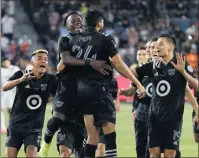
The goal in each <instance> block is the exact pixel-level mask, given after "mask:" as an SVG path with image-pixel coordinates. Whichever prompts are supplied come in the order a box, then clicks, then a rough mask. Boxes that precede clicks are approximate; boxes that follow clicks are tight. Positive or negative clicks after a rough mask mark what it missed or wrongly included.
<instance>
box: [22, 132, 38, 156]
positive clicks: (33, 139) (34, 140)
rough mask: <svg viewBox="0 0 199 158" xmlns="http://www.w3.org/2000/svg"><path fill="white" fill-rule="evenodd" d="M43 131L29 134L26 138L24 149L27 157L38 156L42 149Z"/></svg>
mask: <svg viewBox="0 0 199 158" xmlns="http://www.w3.org/2000/svg"><path fill="white" fill-rule="evenodd" d="M41 137H42V134H41V133H32V134H27V135H26V136H25V138H24V150H25V153H26V157H37V152H38V151H39V149H40V143H41Z"/></svg>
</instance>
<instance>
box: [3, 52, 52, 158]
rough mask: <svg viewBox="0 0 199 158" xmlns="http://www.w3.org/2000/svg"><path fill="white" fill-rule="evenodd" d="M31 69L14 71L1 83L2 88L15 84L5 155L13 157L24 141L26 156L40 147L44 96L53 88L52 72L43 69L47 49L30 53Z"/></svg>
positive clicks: (34, 152)
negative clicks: (15, 90)
mask: <svg viewBox="0 0 199 158" xmlns="http://www.w3.org/2000/svg"><path fill="white" fill-rule="evenodd" d="M31 63H32V65H33V69H32V71H27V70H24V71H17V72H16V73H15V74H14V75H13V76H12V77H10V78H9V79H8V81H7V82H6V83H5V84H4V85H3V91H7V90H10V89H12V88H14V87H16V88H17V92H16V96H15V99H14V104H13V108H12V111H11V116H10V121H9V125H8V133H7V138H6V156H7V157H17V154H18V151H19V150H20V148H21V146H22V144H24V148H25V153H26V157H36V156H37V151H38V149H39V148H40V141H41V136H42V128H43V123H44V116H45V109H46V104H47V103H48V98H49V96H50V95H51V94H52V95H54V93H55V92H56V78H55V76H53V75H51V74H48V73H46V68H47V66H48V52H47V51H46V50H43V49H38V50H36V51H34V52H33V53H32V57H31Z"/></svg>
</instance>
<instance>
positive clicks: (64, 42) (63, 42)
mask: <svg viewBox="0 0 199 158" xmlns="http://www.w3.org/2000/svg"><path fill="white" fill-rule="evenodd" d="M69 40H70V38H69V37H67V36H64V37H60V38H59V40H58V53H59V54H60V53H61V52H63V51H67V50H70V45H69Z"/></svg>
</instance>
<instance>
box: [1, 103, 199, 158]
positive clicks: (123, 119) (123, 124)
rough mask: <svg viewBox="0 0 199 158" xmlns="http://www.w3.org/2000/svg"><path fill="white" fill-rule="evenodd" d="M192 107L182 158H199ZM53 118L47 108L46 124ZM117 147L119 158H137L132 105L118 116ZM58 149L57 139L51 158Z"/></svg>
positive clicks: (21, 153)
mask: <svg viewBox="0 0 199 158" xmlns="http://www.w3.org/2000/svg"><path fill="white" fill-rule="evenodd" d="M191 113H192V107H191V106H190V105H186V106H185V113H184V123H183V129H182V136H181V145H180V150H181V153H182V157H199V155H198V144H196V143H195V142H194V139H193V132H192V121H191ZM50 117H51V106H48V107H47V111H46V119H45V125H44V129H45V127H46V122H47V121H48V119H49V118H50ZM116 128H117V147H118V156H119V157H135V156H136V152H135V139H134V129H133V121H132V120H131V105H130V104H122V105H121V111H120V112H119V113H118V114H117V126H116ZM4 143H5V135H1V157H5V149H4ZM24 156H25V154H24V148H23V147H22V148H21V150H20V151H19V154H18V157H24ZM58 156H59V155H58V152H57V148H56V143H55V138H54V139H53V143H52V145H51V148H50V150H49V157H58Z"/></svg>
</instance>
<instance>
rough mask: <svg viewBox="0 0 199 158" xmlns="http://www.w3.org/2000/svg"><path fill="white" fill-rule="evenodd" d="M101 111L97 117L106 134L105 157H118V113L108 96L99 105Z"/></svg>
mask: <svg viewBox="0 0 199 158" xmlns="http://www.w3.org/2000/svg"><path fill="white" fill-rule="evenodd" d="M99 106H100V111H99V112H98V115H97V117H96V121H97V120H100V121H101V124H102V129H103V133H104V138H103V139H104V143H105V144H106V151H105V157H117V145H116V132H115V123H116V111H115V106H114V103H113V102H112V99H111V98H110V97H109V96H108V95H107V97H106V98H104V99H103V100H102V101H101V103H100V104H99Z"/></svg>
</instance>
